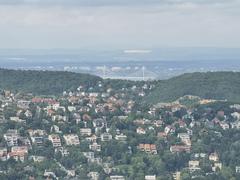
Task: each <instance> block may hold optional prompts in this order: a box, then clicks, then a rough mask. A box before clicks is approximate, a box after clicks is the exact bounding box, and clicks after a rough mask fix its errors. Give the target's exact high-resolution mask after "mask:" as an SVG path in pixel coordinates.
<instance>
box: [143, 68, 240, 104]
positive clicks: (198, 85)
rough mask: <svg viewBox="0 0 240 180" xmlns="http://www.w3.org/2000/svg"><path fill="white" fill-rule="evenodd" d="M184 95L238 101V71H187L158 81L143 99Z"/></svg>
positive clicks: (163, 99)
mask: <svg viewBox="0 0 240 180" xmlns="http://www.w3.org/2000/svg"><path fill="white" fill-rule="evenodd" d="M184 95H194V96H199V97H201V98H213V99H220V100H223V99H227V100H229V101H234V102H240V73H239V72H208V73H189V74H184V75H181V76H178V77H174V78H171V79H168V80H164V81H158V82H157V83H156V87H155V89H154V90H153V91H152V92H151V93H150V94H148V95H147V96H146V98H145V101H146V102H148V103H151V104H153V103H158V102H169V101H174V100H176V99H178V98H179V97H182V96H184Z"/></svg>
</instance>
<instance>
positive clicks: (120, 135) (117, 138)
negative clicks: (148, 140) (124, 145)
mask: <svg viewBox="0 0 240 180" xmlns="http://www.w3.org/2000/svg"><path fill="white" fill-rule="evenodd" d="M115 139H116V140H117V141H123V142H125V141H126V140H127V136H126V135H124V134H119V135H116V136H115Z"/></svg>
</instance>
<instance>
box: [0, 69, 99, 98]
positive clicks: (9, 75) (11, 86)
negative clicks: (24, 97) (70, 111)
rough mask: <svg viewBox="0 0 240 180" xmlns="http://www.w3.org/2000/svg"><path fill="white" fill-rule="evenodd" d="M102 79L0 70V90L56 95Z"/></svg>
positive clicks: (49, 72) (90, 76)
mask: <svg viewBox="0 0 240 180" xmlns="http://www.w3.org/2000/svg"><path fill="white" fill-rule="evenodd" d="M101 80H102V79H101V78H100V77H97V76H93V75H88V74H78V73H71V72H57V71H56V72H53V71H22V70H6V69H0V89H6V90H11V91H21V92H31V93H34V94H41V95H56V94H60V93H62V92H63V91H64V90H71V89H76V88H77V87H79V85H81V84H84V85H86V86H89V87H90V86H92V85H95V84H96V83H97V82H98V81H101Z"/></svg>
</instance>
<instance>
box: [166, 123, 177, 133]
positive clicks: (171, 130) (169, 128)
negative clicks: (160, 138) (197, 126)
mask: <svg viewBox="0 0 240 180" xmlns="http://www.w3.org/2000/svg"><path fill="white" fill-rule="evenodd" d="M175 130H176V128H175V127H174V126H170V125H168V126H166V127H165V129H164V132H165V133H166V134H169V133H171V134H172V133H175Z"/></svg>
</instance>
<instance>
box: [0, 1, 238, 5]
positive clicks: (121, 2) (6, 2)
mask: <svg viewBox="0 0 240 180" xmlns="http://www.w3.org/2000/svg"><path fill="white" fill-rule="evenodd" d="M235 1H238V0H227V1H226V0H0V4H12V5H23V4H27V5H58V6H59V5H60V6H61V5H64V6H66V5H67V6H73V5H74V6H76V5H79V6H139V5H152V4H158V5H161V4H162V5H164V4H168V5H174V4H185V3H192V4H199V5H201V4H216V3H218V4H219V3H225V4H226V3H231V2H235Z"/></svg>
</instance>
